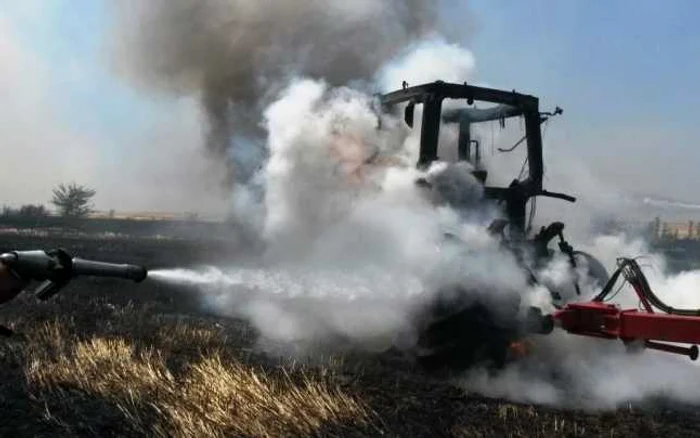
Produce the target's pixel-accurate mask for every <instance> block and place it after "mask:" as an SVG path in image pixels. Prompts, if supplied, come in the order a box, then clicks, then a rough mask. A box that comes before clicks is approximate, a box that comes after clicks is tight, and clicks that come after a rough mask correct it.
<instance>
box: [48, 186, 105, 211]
mask: <svg viewBox="0 0 700 438" xmlns="http://www.w3.org/2000/svg"><path fill="white" fill-rule="evenodd" d="M95 193H96V192H95V190H93V189H89V188H87V187H85V186H79V185H77V184H75V183H71V184H70V185H68V186H66V185H65V184H60V185H59V186H58V187H57V188H55V189H53V198H52V199H51V203H52V204H54V205H55V206H56V207H57V208H58V212H59V214H60V215H61V216H66V217H86V216H87V215H88V214H89V213H90V212H91V211H92V205H90V200H91V199H92V197H93V196H95Z"/></svg>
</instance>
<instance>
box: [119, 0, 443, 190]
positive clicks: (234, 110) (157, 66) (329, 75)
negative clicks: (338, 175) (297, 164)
mask: <svg viewBox="0 0 700 438" xmlns="http://www.w3.org/2000/svg"><path fill="white" fill-rule="evenodd" d="M114 10H115V15H116V17H117V19H116V22H115V26H114V29H115V31H114V36H113V39H112V41H113V52H114V54H115V56H114V60H115V62H114V64H115V67H116V69H117V70H118V71H120V72H121V73H122V74H124V75H125V76H126V77H128V78H130V79H132V80H133V81H134V83H136V84H139V85H140V86H142V87H145V88H146V89H148V90H160V91H166V92H176V93H185V94H187V95H195V96H197V97H198V98H199V99H201V103H202V107H203V108H204V109H205V111H206V114H207V132H206V135H205V140H204V143H205V145H206V150H207V151H208V152H209V154H210V155H211V157H212V158H213V159H214V160H217V161H218V162H220V163H225V164H226V163H228V166H227V171H228V174H227V177H226V178H225V180H224V186H225V190H230V188H231V187H232V185H233V184H234V182H236V181H237V182H241V181H245V182H248V180H249V178H250V177H251V172H250V170H249V167H250V166H251V165H252V167H255V166H256V165H258V166H259V165H260V164H261V160H262V159H264V157H265V152H264V131H263V130H262V129H261V127H260V126H259V121H260V116H261V113H262V111H263V110H264V108H265V107H266V106H267V105H268V104H269V103H270V101H271V100H270V99H271V96H274V95H275V94H276V93H278V92H279V91H280V90H281V89H283V88H285V86H286V84H287V83H288V81H289V79H290V78H292V77H295V76H297V75H304V76H308V77H310V78H323V80H325V81H327V82H328V83H330V84H332V85H344V84H347V83H350V82H353V81H363V80H366V79H368V78H369V77H370V76H371V75H372V74H374V73H375V72H376V70H377V69H378V68H379V67H380V66H381V65H383V63H384V62H385V61H386V60H387V59H388V58H390V57H392V56H395V55H396V54H397V53H399V52H400V51H401V50H402V49H403V48H405V47H406V46H407V45H408V44H410V43H412V42H415V41H418V40H420V39H422V38H423V37H426V36H428V35H430V34H431V33H433V32H434V31H435V29H436V25H437V21H438V1H437V0H429V1H422V0H385V1H379V2H377V1H359V2H346V1H341V0H330V1H326V2H322V3H319V2H318V1H315V0H299V1H294V2H280V1H274V0H263V1H250V0H227V1H224V0H206V1H195V0H174V1H173V0H154V1H149V2H142V1H135V0H127V1H120V2H115V4H114ZM399 85H400V84H396V86H397V87H398V86H399ZM232 143H233V144H235V147H234V148H231V146H232ZM260 149H263V150H262V151H261V150H260ZM231 151H233V152H234V153H235V154H239V155H234V156H232V155H231V154H230V152H231ZM240 154H243V155H245V156H247V157H246V158H247V159H248V160H250V159H251V158H253V159H254V158H257V159H255V160H253V162H252V163H244V161H245V160H241V157H240ZM245 164H248V166H246V165H245Z"/></svg>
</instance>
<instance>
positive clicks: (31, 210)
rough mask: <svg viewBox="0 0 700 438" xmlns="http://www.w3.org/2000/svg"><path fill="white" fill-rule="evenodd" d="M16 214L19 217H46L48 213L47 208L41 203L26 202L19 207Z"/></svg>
mask: <svg viewBox="0 0 700 438" xmlns="http://www.w3.org/2000/svg"><path fill="white" fill-rule="evenodd" d="M17 215H18V216H21V217H46V216H48V215H49V210H48V209H47V208H46V207H45V206H43V205H41V204H36V205H32V204H26V205H23V206H21V207H20V208H19V210H18V211H17Z"/></svg>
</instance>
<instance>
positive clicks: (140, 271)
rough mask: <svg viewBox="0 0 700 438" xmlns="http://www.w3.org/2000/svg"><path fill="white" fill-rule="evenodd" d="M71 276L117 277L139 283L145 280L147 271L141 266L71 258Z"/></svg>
mask: <svg viewBox="0 0 700 438" xmlns="http://www.w3.org/2000/svg"><path fill="white" fill-rule="evenodd" d="M73 275H74V276H77V275H95V276H99V277H117V278H124V279H128V280H133V281H135V282H137V283H139V282H141V281H143V280H144V279H146V277H147V276H148V270H146V268H144V267H142V266H136V265H126V264H123V265H122V264H116V263H105V262H97V261H93V260H85V259H81V258H78V257H75V258H73Z"/></svg>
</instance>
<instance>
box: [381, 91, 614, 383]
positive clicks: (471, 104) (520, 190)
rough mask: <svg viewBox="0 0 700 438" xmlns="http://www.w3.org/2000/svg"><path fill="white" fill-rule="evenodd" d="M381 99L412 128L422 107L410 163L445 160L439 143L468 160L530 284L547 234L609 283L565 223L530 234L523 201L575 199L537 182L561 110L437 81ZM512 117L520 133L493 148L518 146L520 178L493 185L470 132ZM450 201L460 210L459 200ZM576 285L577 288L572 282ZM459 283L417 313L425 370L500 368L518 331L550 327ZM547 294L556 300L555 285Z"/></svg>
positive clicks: (546, 320) (535, 315)
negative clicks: (448, 134)
mask: <svg viewBox="0 0 700 438" xmlns="http://www.w3.org/2000/svg"><path fill="white" fill-rule="evenodd" d="M380 101H381V104H382V106H383V109H384V110H385V111H387V112H389V113H394V114H396V115H399V116H400V111H401V110H402V109H403V119H404V121H405V123H406V124H407V125H408V126H409V127H410V128H411V129H414V126H415V125H416V123H415V120H414V119H415V118H416V107H417V106H419V107H420V111H421V116H420V117H421V120H420V147H419V158H418V162H417V163H416V165H417V166H418V168H419V169H428V168H429V167H430V166H431V165H432V164H433V163H436V162H439V161H445V160H446V158H444V157H440V156H439V153H438V152H439V149H442V150H443V151H444V154H445V155H450V156H451V158H447V161H453V162H458V163H459V162H462V163H465V162H466V163H467V164H468V165H469V166H470V167H469V168H470V169H472V170H471V172H472V174H473V175H474V177H476V179H477V180H478V181H479V182H480V183H481V184H482V185H483V192H482V193H483V198H485V199H484V201H485V202H489V203H492V204H496V205H497V206H498V207H499V208H500V209H501V211H502V219H499V220H496V221H494V222H493V223H491V226H490V227H489V231H490V232H492V233H494V234H495V235H497V236H498V237H500V239H502V243H503V245H505V246H506V247H507V248H508V249H509V250H511V251H513V253H514V254H516V258H517V259H518V260H519V262H520V263H521V264H522V268H523V270H524V272H525V273H526V274H527V275H528V276H529V278H530V281H531V282H533V283H535V282H537V281H538V279H537V276H536V274H535V272H536V271H537V268H538V266H541V265H542V264H543V263H547V262H548V261H549V260H551V259H552V257H553V256H554V255H555V252H556V251H555V250H552V249H550V248H549V245H550V243H551V242H552V240H553V239H558V251H559V252H560V253H563V254H565V255H566V256H567V257H568V259H569V261H570V263H571V267H572V268H573V269H575V268H576V266H577V263H581V262H584V263H586V265H587V266H588V272H590V273H591V275H593V276H596V278H597V279H598V280H599V281H600V282H601V284H605V283H606V282H607V281H608V274H607V272H606V270H605V268H604V267H603V266H602V265H601V264H600V263H599V262H598V261H597V260H595V259H594V258H593V257H592V256H590V255H589V254H586V253H584V252H581V251H576V250H574V249H573V248H572V247H571V246H570V245H569V244H568V243H567V241H566V240H565V239H564V233H563V230H564V225H563V223H561V222H555V223H552V224H550V225H549V226H547V227H542V229H541V230H539V232H538V233H536V234H535V235H534V236H533V237H529V234H531V233H530V231H531V230H530V229H531V227H532V219H533V218H532V213H534V208H532V207H531V208H530V211H529V212H528V205H529V204H530V205H533V204H534V202H535V199H536V198H537V197H550V198H556V199H560V200H564V201H568V202H575V200H576V199H575V198H574V197H572V196H569V195H567V194H563V193H556V192H550V191H547V190H545V189H544V188H543V183H542V182H543V174H544V172H543V168H544V166H543V157H542V155H543V154H542V133H541V126H542V124H543V123H544V122H545V121H547V120H548V119H549V118H551V117H552V116H556V115H559V114H561V113H562V110H561V109H560V108H558V107H557V108H556V110H555V111H553V112H542V111H540V108H539V100H538V99H537V98H536V97H533V96H529V95H524V94H520V93H516V92H515V91H502V90H496V89H490V88H484V87H478V86H472V85H468V84H454V83H445V82H442V81H437V82H433V83H428V84H423V85H419V86H412V87H408V86H407V85H406V84H405V83H404V87H403V89H401V90H398V91H394V92H391V93H388V94H385V95H382V96H381V98H380ZM480 106H483V107H481V108H480ZM510 119H516V123H517V121H519V122H520V123H521V126H522V124H524V131H525V132H524V135H523V136H522V137H520V138H518V139H516V141H515V142H514V144H512V145H511V146H510V147H508V148H499V153H508V152H511V151H513V150H515V149H516V148H519V147H521V146H524V148H525V149H526V157H525V159H524V162H523V165H522V169H521V175H520V176H519V177H518V178H515V179H513V180H512V181H510V183H509V184H505V185H501V186H499V185H492V184H490V182H491V181H490V178H489V176H490V175H489V170H488V169H487V168H486V166H484V164H483V162H482V158H483V153H484V151H482V150H481V146H482V144H480V141H479V140H478V139H475V138H474V135H473V134H474V132H473V131H475V129H476V128H477V127H478V126H479V124H481V123H484V122H496V123H499V124H500V126H504V125H505V123H506V121H507V120H510ZM448 125H452V126H453V127H454V125H456V126H457V128H458V129H457V132H458V135H457V141H456V145H455V144H454V141H452V142H449V141H448V142H447V143H448V144H447V145H444V144H440V145H439V143H440V141H441V135H440V134H441V132H440V130H441V126H448ZM453 140H454V139H453ZM443 143H444V142H443ZM455 149H456V151H455ZM521 149H522V148H521ZM455 152H456V153H455ZM525 170H527V172H525ZM525 173H526V176H524V177H523V175H524V174H525ZM418 184H420V185H421V186H422V187H424V188H426V189H428V190H431V189H436V188H433V187H431V184H430V182H428V181H426V180H420V181H418ZM436 190H437V189H436ZM438 195H439V194H438ZM455 207H456V208H460V206H459V205H456V206H455ZM575 286H576V287H577V290H578V284H575ZM459 288H460V285H454V286H452V287H450V288H448V289H449V290H445V291H441V292H440V293H439V294H438V299H437V301H435V302H434V303H433V305H431V306H430V308H429V309H428V311H427V313H424V314H422V315H421V316H420V318H419V320H421V321H423V323H422V326H421V328H420V330H419V342H418V346H419V348H418V350H417V351H416V352H415V353H416V358H417V360H418V362H419V363H420V364H421V365H423V366H424V367H426V368H427V369H431V370H434V369H445V368H446V369H455V368H456V369H462V368H465V367H468V366H471V365H474V364H477V363H479V364H487V365H491V366H495V367H502V366H503V365H504V364H505V363H506V362H507V361H508V358H509V354H510V351H511V346H512V345H513V344H514V343H516V342H517V341H518V340H519V339H520V338H521V337H522V336H524V335H525V334H527V333H533V332H535V333H548V332H549V331H551V330H552V326H553V322H552V317H551V316H548V315H543V314H542V312H541V311H540V310H539V309H537V308H531V309H530V310H529V312H526V314H525V315H524V316H523V312H522V309H521V308H520V302H519V298H518V297H513V299H512V300H511V302H508V303H500V304H499V306H498V309H500V310H499V313H498V314H496V313H495V310H494V308H495V306H493V305H489V304H487V303H485V302H483V300H481V299H477V300H474V299H473V298H470V299H469V300H465V299H464V297H465V296H466V295H467V294H466V293H465V294H461V293H459V292H460V291H459ZM552 294H553V295H554V297H555V298H558V297H557V296H556V294H557V292H556V291H552Z"/></svg>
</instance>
